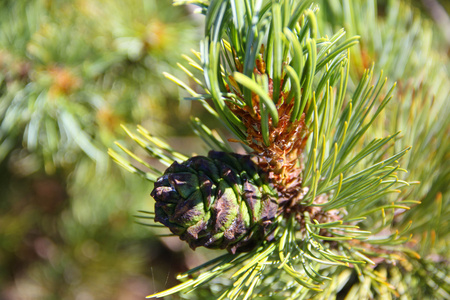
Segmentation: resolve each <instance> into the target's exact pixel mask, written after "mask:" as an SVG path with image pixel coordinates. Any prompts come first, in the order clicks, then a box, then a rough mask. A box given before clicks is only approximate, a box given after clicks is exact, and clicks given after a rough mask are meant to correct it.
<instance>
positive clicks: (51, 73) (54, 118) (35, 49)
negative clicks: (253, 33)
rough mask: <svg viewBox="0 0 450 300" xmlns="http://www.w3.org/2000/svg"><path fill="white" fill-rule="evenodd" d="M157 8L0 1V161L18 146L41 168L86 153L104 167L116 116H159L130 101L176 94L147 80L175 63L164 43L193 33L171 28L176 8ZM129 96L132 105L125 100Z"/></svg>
mask: <svg viewBox="0 0 450 300" xmlns="http://www.w3.org/2000/svg"><path fill="white" fill-rule="evenodd" d="M158 3H159V4H158ZM167 6H168V5H167V4H161V3H160V2H158V1H153V0H152V1H139V0H133V1H128V2H127V4H125V3H123V2H121V1H78V2H77V3H76V5H75V6H74V4H73V3H69V2H66V1H50V2H49V1H41V0H35V1H6V2H4V3H2V4H0V7H1V12H0V15H1V21H0V68H1V70H2V75H1V77H0V83H1V90H0V96H1V105H0V143H1V146H0V161H2V160H3V159H4V158H5V157H6V156H7V155H9V154H10V153H11V152H12V151H13V150H14V149H16V148H18V145H22V144H23V145H24V146H25V148H26V149H27V151H28V152H29V153H31V155H30V156H33V158H34V160H36V164H37V165H39V166H40V165H44V166H45V168H46V171H47V172H48V173H52V172H54V171H55V168H57V167H66V166H68V165H73V164H74V162H76V161H77V159H79V158H82V157H86V156H87V157H89V158H90V159H92V160H93V161H95V162H96V163H97V167H98V169H99V170H105V168H106V166H107V163H108V160H107V156H106V155H105V151H103V148H105V147H106V145H109V144H110V143H111V142H112V140H113V136H116V133H115V132H117V131H118V129H120V127H119V125H120V123H128V122H131V121H132V120H133V122H136V121H138V122H147V123H148V124H153V126H158V124H162V123H163V121H164V117H165V116H164V114H159V115H158V116H156V115H155V116H153V117H152V118H149V116H148V115H144V114H142V112H143V111H145V110H143V109H139V108H138V107H145V109H146V110H152V109H158V110H160V111H164V106H165V101H163V100H161V99H166V98H168V97H176V92H175V93H171V92H169V89H168V88H167V85H164V84H159V85H158V84H155V85H148V84H147V82H148V81H152V82H161V81H162V80H161V79H162V76H161V73H162V72H163V71H164V70H166V69H167V68H168V66H169V65H171V64H172V65H175V63H176V61H175V56H176V55H175V54H176V52H173V54H172V55H170V53H171V51H174V50H175V49H176V48H177V47H176V46H177V45H183V44H189V40H191V39H189V37H190V36H193V34H191V33H190V32H189V26H187V27H186V28H185V30H180V28H181V27H180V26H182V25H181V23H180V21H181V20H182V19H183V18H184V17H183V16H182V15H181V11H180V10H173V8H172V9H171V10H167ZM169 7H170V6H169ZM183 26H186V25H183ZM74 28H76V30H74ZM181 32H183V34H181ZM174 46H175V47H174ZM180 47H181V46H180ZM136 100H137V101H138V103H139V105H138V106H136V105H135V106H130V105H128V103H129V102H131V101H134V102H136ZM160 128H161V130H162V129H163V126H160Z"/></svg>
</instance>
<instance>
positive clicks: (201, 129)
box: [110, 0, 448, 299]
mask: <svg viewBox="0 0 450 300" xmlns="http://www.w3.org/2000/svg"><path fill="white" fill-rule="evenodd" d="M175 3H176V4H185V3H191V4H192V3H193V4H195V5H197V6H198V8H199V12H200V13H202V14H204V15H205V34H204V39H203V40H202V41H201V43H200V51H199V52H197V51H192V55H191V56H187V55H185V56H184V59H185V64H184V65H183V64H180V68H181V69H182V70H183V71H184V72H185V73H186V74H187V76H189V77H190V78H191V82H195V83H196V84H197V85H196V86H195V87H193V86H191V85H189V84H187V83H184V82H183V81H181V80H180V79H178V78H177V77H175V76H173V75H170V74H165V75H166V77H167V78H168V79H170V80H172V81H173V82H174V83H176V84H178V85H179V86H180V87H182V88H184V89H185V90H186V91H187V92H188V93H189V94H190V97H188V99H189V100H195V101H199V102H200V103H201V104H202V105H203V106H204V108H205V109H206V110H207V111H209V112H210V113H211V114H212V116H214V117H215V118H216V119H217V121H218V122H221V123H222V124H223V125H224V126H225V127H226V129H227V130H228V131H229V133H231V134H232V135H233V137H232V138H229V139H225V138H222V137H220V135H218V134H216V132H215V131H214V130H212V129H210V128H208V127H207V126H206V125H205V124H204V123H203V122H202V121H201V120H200V119H199V118H195V117H194V118H193V119H192V121H191V126H192V128H193V129H194V132H195V133H196V134H198V135H199V136H200V137H201V138H202V139H203V140H204V141H205V142H206V144H207V145H208V147H209V148H210V150H214V151H220V152H211V153H212V154H210V155H209V158H206V157H202V156H197V157H193V158H189V156H188V155H186V154H181V153H179V152H177V151H176V150H174V149H172V148H171V147H170V146H169V145H167V144H166V143H165V142H164V141H162V140H161V139H159V138H156V137H154V136H152V135H151V134H150V133H149V132H148V131H146V130H145V129H144V128H142V127H138V129H137V133H134V132H131V131H127V132H128V134H129V135H130V137H131V138H132V139H133V140H135V141H136V142H137V143H138V144H139V145H140V146H142V148H144V149H145V150H146V151H147V152H148V153H149V154H150V156H152V157H153V158H156V159H158V160H159V162H161V163H162V164H163V165H166V166H168V167H169V168H168V169H167V170H166V171H164V172H163V171H161V170H158V169H156V168H154V167H153V166H151V165H149V164H148V163H147V162H146V160H145V159H142V158H140V157H139V156H137V155H136V154H134V153H133V152H131V151H130V150H128V149H127V148H125V147H124V146H120V145H119V146H120V147H121V148H122V150H124V151H125V153H127V154H128V155H129V156H131V158H133V159H134V160H135V161H137V162H139V163H140V164H142V166H135V165H133V164H131V163H130V162H129V161H128V160H127V158H126V157H125V156H122V155H121V154H119V153H118V152H116V151H114V150H110V155H111V156H112V157H113V158H114V159H115V160H116V161H117V162H118V163H119V164H120V165H122V166H123V167H124V168H126V169H128V170H129V171H131V172H133V173H136V174H139V175H141V176H143V177H145V178H147V179H148V180H149V181H151V182H156V183H155V188H154V190H153V192H152V196H153V197H154V198H155V200H156V206H155V212H148V213H147V214H146V215H143V216H141V217H142V218H146V219H154V221H156V222H161V223H163V224H164V225H166V226H167V227H169V229H170V230H171V232H172V233H173V234H175V235H179V236H180V237H181V239H183V240H187V241H188V242H189V244H190V245H191V247H193V248H195V247H197V246H201V245H203V246H207V247H209V248H227V247H228V248H227V249H228V250H229V253H226V254H223V255H218V256H217V257H216V258H214V259H212V260H211V261H209V262H207V263H205V264H203V265H201V266H198V267H196V268H194V269H192V270H189V271H187V272H185V273H183V274H180V275H179V276H178V279H179V280H181V281H182V283H180V284H179V285H177V286H175V287H172V288H170V289H168V290H166V291H162V292H158V293H156V294H154V295H151V296H149V297H157V298H158V297H165V296H167V295H171V294H174V293H178V292H188V291H193V292H194V293H195V291H196V290H201V287H204V288H206V290H208V289H209V290H210V292H211V293H212V294H213V295H214V296H215V297H217V298H219V299H252V298H258V297H262V298H263V297H269V298H271V299H276V298H277V297H279V298H280V299H298V298H315V297H316V298H317V299H323V298H325V299H329V298H332V297H337V295H338V294H339V295H340V296H347V297H349V299H354V298H355V297H358V296H359V297H360V298H374V297H380V298H383V299H385V298H384V297H392V296H395V295H400V294H407V292H405V291H404V289H405V288H406V286H407V285H408V280H410V281H411V277H414V275H412V274H409V275H408V276H409V277H408V276H404V273H405V271H407V270H408V268H411V265H413V267H412V268H413V269H414V270H417V268H418V266H419V265H421V264H425V265H426V264H427V262H426V261H424V260H421V259H420V258H419V255H418V254H417V253H416V252H414V251H413V250H411V249H410V248H409V247H408V245H407V244H406V243H408V242H410V241H411V238H412V235H411V233H410V232H409V230H410V227H411V224H412V223H411V222H409V220H407V221H404V222H397V221H398V217H399V216H401V215H402V214H403V213H404V212H405V211H407V210H409V209H410V208H411V207H414V206H416V205H417V204H419V201H417V200H415V199H411V198H406V197H401V196H400V195H404V194H405V193H406V192H403V191H405V190H407V189H409V188H410V185H415V184H417V183H418V182H415V181H412V179H410V180H411V181H410V182H408V181H406V180H404V179H403V178H404V176H403V175H402V174H403V173H406V170H405V169H403V168H402V167H401V160H402V157H403V156H405V154H406V153H407V152H408V151H409V150H410V147H409V145H403V144H399V143H398V140H399V138H400V136H401V134H400V132H399V131H392V132H389V133H385V131H384V130H378V131H377V130H374V129H373V128H377V127H376V126H378V125H377V124H380V123H382V121H383V120H381V121H380V120H379V118H380V117H382V116H384V115H385V111H384V109H385V108H386V106H387V105H389V103H390V102H391V101H396V100H397V99H395V97H396V95H397V94H396V92H395V89H396V87H395V84H392V85H391V84H387V82H388V80H387V79H386V78H384V77H383V75H382V74H377V73H376V72H375V71H374V67H373V66H372V67H370V68H369V69H367V70H364V71H362V72H361V73H360V74H358V75H359V76H356V77H359V78H357V81H356V80H355V79H356V77H354V76H353V72H352V76H351V77H350V72H351V71H350V70H351V68H352V66H351V61H352V59H351V57H350V53H352V52H351V50H350V49H351V48H352V47H354V46H355V45H357V44H358V41H359V40H360V38H359V36H348V34H347V33H346V31H345V30H344V29H340V30H337V31H336V32H335V33H334V34H333V35H330V36H327V35H323V34H321V33H322V29H321V28H320V27H319V25H321V24H322V22H319V20H318V17H317V15H318V14H319V13H320V12H319V9H318V6H317V5H315V4H312V3H310V2H308V1H293V0H272V1H263V0H229V1H226V0H212V1H200V0H198V1H175ZM395 129H396V130H397V128H395ZM375 133H377V134H378V133H381V134H382V135H381V136H377V135H375ZM222 136H225V135H222ZM233 143H239V144H241V145H242V146H243V148H244V149H245V151H246V153H243V154H236V153H232V152H233V150H232V149H233V148H232V144H233ZM399 145H401V146H399ZM218 153H220V154H218ZM242 157H246V158H245V161H247V160H248V161H251V168H252V169H253V170H252V171H249V170H248V169H247V168H246V167H243V165H244V166H245V165H246V163H245V162H243V161H242V160H243V158H242ZM239 160H240V162H241V163H239ZM224 166H225V167H224ZM143 167H146V168H147V170H146V171H143ZM212 170H214V171H212ZM251 173H253V174H258V180H254V176H249V175H248V174H251ZM206 175H207V176H206ZM249 178H253V180H252V181H251V183H249ZM213 183H214V184H213ZM213 185H216V186H217V185H218V187H217V188H216V187H213ZM221 187H222V188H221ZM254 191H259V193H255V192H254ZM264 191H266V192H264ZM268 191H271V192H270V193H269V192H268ZM402 192H403V194H401V193H402ZM268 194H273V196H271V197H272V198H271V201H274V202H275V203H276V213H274V215H273V217H272V215H270V218H267V216H268V215H267V214H266V215H264V214H263V215H264V216H265V217H266V218H265V219H261V215H260V214H257V213H255V212H256V210H255V209H254V207H255V205H256V204H255V203H256V202H255V201H254V200H255V198H256V200H258V201H260V202H261V203H260V204H258V205H259V206H260V207H263V209H264V207H267V206H266V203H267V202H264V201H265V200H266V199H267V197H266V198H265V197H264V195H268ZM255 195H259V196H255ZM230 199H240V200H242V201H240V202H239V201H234V200H230ZM267 210H268V211H270V210H271V209H267ZM224 212H226V217H225V216H224V215H225V213H224ZM221 214H222V215H221ZM230 214H231V216H234V217H235V218H232V217H230ZM245 215H248V216H249V218H250V217H253V218H254V222H255V224H257V225H253V226H251V225H248V224H252V223H251V222H248V223H245V221H243V220H245V219H246V218H245V217H244V216H245ZM153 216H155V217H153ZM243 224H244V225H243ZM261 224H264V226H267V227H265V229H264V230H260V227H261ZM398 224H400V225H398ZM185 225H188V226H185ZM149 226H155V227H158V226H159V225H158V224H149ZM224 226H225V227H229V228H232V229H233V230H234V231H233V230H228V231H227V230H225V232H224V231H223V230H222V231H220V230H217V229H218V228H223V227H224ZM229 228H227V229H229ZM266 229H268V230H266ZM231 231H232V233H233V234H232V233H231ZM236 232H237V233H238V234H237V235H235V234H234V233H236ZM252 236H258V237H259V243H252V247H244V248H243V249H240V248H239V247H229V245H240V244H239V243H240V242H243V245H244V246H248V244H246V243H245V242H247V241H249V240H251V238H250V237H252ZM210 246H213V247H210ZM438 277H439V278H437V279H433V280H435V281H434V283H430V285H433V284H435V283H436V282H437V281H439V280H441V281H444V282H445V280H447V279H445V278H444V277H442V276H438ZM228 278H229V279H228ZM408 278H409V279H408ZM412 281H414V279H412ZM446 284H447V283H443V284H442V285H441V286H443V289H441V290H440V291H438V292H439V293H440V294H439V295H441V296H442V295H446V293H447V295H448V289H447V288H448V284H447V286H446ZM212 287H214V288H212Z"/></svg>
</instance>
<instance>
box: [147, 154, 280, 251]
mask: <svg viewBox="0 0 450 300" xmlns="http://www.w3.org/2000/svg"><path fill="white" fill-rule="evenodd" d="M151 195H152V197H153V198H155V200H156V204H155V221H157V222H160V223H162V224H164V225H165V226H167V227H168V228H169V229H170V231H171V232H172V233H174V234H176V235H178V236H180V239H182V240H185V241H187V242H188V243H189V246H190V247H191V248H192V249H195V248H197V247H200V246H204V247H207V248H211V249H227V250H228V251H229V252H231V253H236V252H245V251H250V250H251V249H253V248H254V247H256V246H257V245H259V244H260V243H261V242H262V241H263V240H264V239H265V238H266V239H268V235H269V233H270V231H271V230H272V229H273V223H272V221H273V219H274V218H275V215H276V213H277V209H278V203H277V193H276V191H275V190H274V189H273V187H271V186H270V184H269V182H268V176H267V174H265V173H264V172H263V171H261V170H259V169H258V167H257V165H256V164H255V163H254V162H253V161H252V159H251V156H249V155H239V154H234V153H225V152H216V151H211V152H209V154H208V157H204V156H197V157H192V158H190V159H188V160H186V161H185V162H183V163H181V164H179V163H177V162H174V163H173V164H172V165H171V166H170V167H169V168H168V169H167V170H166V171H165V173H164V175H163V176H161V177H160V178H159V179H158V180H157V182H156V183H155V186H154V189H153V191H152V193H151Z"/></svg>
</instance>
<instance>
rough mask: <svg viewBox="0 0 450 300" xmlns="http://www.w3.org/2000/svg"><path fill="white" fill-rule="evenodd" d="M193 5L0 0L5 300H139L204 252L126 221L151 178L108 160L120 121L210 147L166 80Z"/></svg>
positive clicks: (187, 39)
mask: <svg viewBox="0 0 450 300" xmlns="http://www.w3.org/2000/svg"><path fill="white" fill-rule="evenodd" d="M324 2H328V1H324ZM426 2H427V1H416V2H413V4H414V5H415V6H416V7H418V8H425V7H426V6H424V3H425V4H426ZM330 3H331V2H330ZM446 5H447V6H448V5H449V4H448V3H447V4H446ZM381 7H383V5H381ZM189 9H190V8H189V7H188V8H186V7H172V6H171V0H127V1H124V0H73V1H64V0H16V1H13V0H10V1H1V2H0V299H2V300H3V299H5V300H10V299H77V300H78V299H79V300H88V299H143V298H144V297H145V296H146V295H148V294H151V293H153V292H155V291H158V290H161V289H163V288H167V287H170V286H173V285H174V284H175V282H176V281H175V279H174V278H175V273H176V272H180V271H183V270H186V268H188V267H193V266H195V265H197V264H198V263H199V262H200V261H201V260H202V253H201V251H200V253H199V251H196V252H192V251H190V250H188V251H185V250H187V249H188V247H187V246H186V245H185V244H184V243H181V242H180V241H179V240H178V239H177V238H166V239H162V240H161V239H159V238H158V237H156V236H155V235H154V234H153V233H152V231H151V230H150V229H148V228H146V227H144V226H141V225H138V224H136V223H134V221H135V218H134V217H133V215H135V214H136V213H137V211H138V210H140V209H143V210H152V201H151V200H150V196H149V193H150V191H151V188H152V186H150V185H149V184H148V183H147V182H146V181H144V180H143V179H140V178H138V177H137V176H133V175H132V174H128V173H126V172H125V171H122V170H120V168H119V167H117V166H115V165H113V163H112V161H111V160H110V159H109V158H108V156H107V148H108V147H112V146H113V142H114V141H115V140H120V139H123V138H124V136H125V134H124V132H123V130H122V129H121V128H120V125H121V124H124V125H128V126H129V127H130V128H133V127H134V126H135V124H142V125H143V126H144V127H145V128H146V129H148V130H150V131H151V132H152V133H153V134H155V135H156V136H164V137H172V138H168V140H169V141H172V143H173V144H174V147H175V148H176V146H177V145H179V146H181V145H183V148H181V149H183V150H184V152H186V153H192V152H202V151H204V149H203V148H202V145H201V144H200V143H197V142H196V141H197V140H196V139H194V138H191V137H189V136H190V135H191V134H192V133H191V131H190V130H189V127H188V126H186V124H187V121H188V119H189V115H190V113H191V112H192V111H195V115H196V116H199V115H201V114H202V113H201V112H199V110H200V109H201V108H200V105H198V104H197V103H193V102H190V101H181V102H180V101H179V99H180V97H181V96H180V95H179V94H178V88H177V87H176V86H175V85H174V84H173V83H172V82H170V81H169V80H166V79H164V78H163V76H162V72H169V73H172V74H174V75H175V76H177V77H178V78H181V79H183V80H184V81H185V82H186V81H188V79H187V78H186V77H184V75H183V73H182V72H181V70H179V69H178V71H177V68H176V63H177V62H178V61H180V60H181V54H182V53H188V52H189V50H190V49H191V48H197V45H198V41H199V39H200V36H201V33H202V32H201V30H202V29H201V28H202V26H201V24H202V23H201V19H200V21H199V20H198V19H197V18H196V17H195V16H193V15H192V14H191V13H192V12H191V11H190V10H189ZM324 9H325V11H327V10H326V9H328V13H330V12H332V13H335V12H334V11H333V7H331V8H324ZM380 12H381V13H382V10H380ZM324 16H325V14H324ZM429 18H430V20H433V17H432V14H430V15H429ZM334 21H335V23H338V22H340V20H339V19H338V18H337V17H336V19H335V20H334ZM324 22H328V23H329V27H330V28H332V29H333V30H334V27H341V25H339V24H335V23H333V22H331V20H328V21H327V20H326V21H324ZM438 25H439V24H438ZM342 26H343V25H342ZM330 30H331V29H330ZM441 38H442V39H443V40H445V33H444V34H442V37H441ZM444 44H445V45H447V46H446V47H448V43H445V42H444ZM374 51H375V52H376V50H374ZM380 51H381V50H380ZM447 51H448V48H447ZM441 52H442V51H441ZM374 56H376V55H374ZM380 56H381V55H380ZM444 60H445V62H446V63H448V57H445V58H444ZM437 64H438V63H437ZM356 66H357V67H358V65H356ZM394 71H396V70H393V71H392V72H394ZM356 73H357V71H355V76H357V75H358V74H356ZM408 76H411V75H408ZM446 80H447V81H446V82H447V83H448V78H447V79H446ZM447 93H448V90H447ZM447 96H448V94H444V95H443V97H447ZM206 122H207V120H206ZM438 130H439V128H438ZM186 145H189V148H187V147H186ZM178 149H180V147H178ZM433 200H434V198H433ZM158 233H166V232H161V231H159V232H158Z"/></svg>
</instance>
